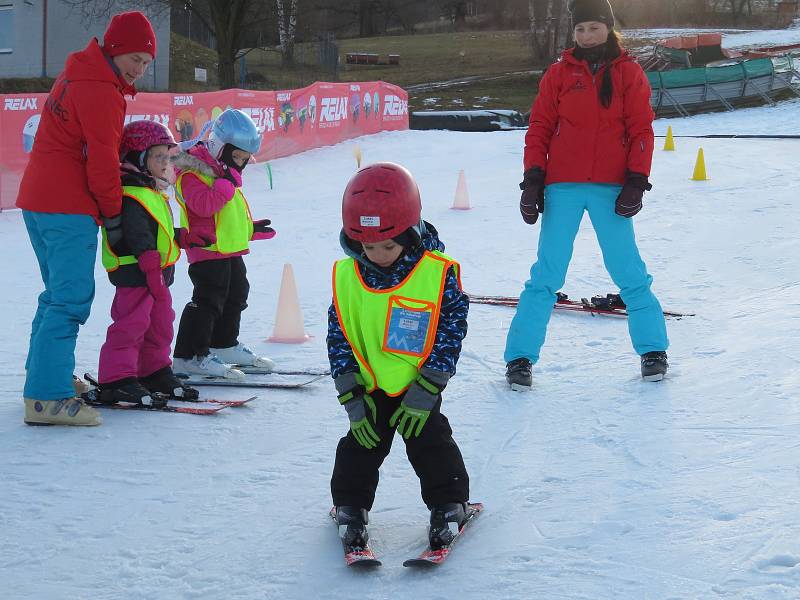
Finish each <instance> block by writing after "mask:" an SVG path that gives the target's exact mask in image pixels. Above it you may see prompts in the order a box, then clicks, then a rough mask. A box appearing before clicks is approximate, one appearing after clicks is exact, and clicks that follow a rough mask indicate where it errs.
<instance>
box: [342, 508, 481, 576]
mask: <svg viewBox="0 0 800 600" xmlns="http://www.w3.org/2000/svg"><path fill="white" fill-rule="evenodd" d="M482 511H483V504H481V503H480V502H478V503H475V504H468V505H467V516H466V519H464V522H463V523H462V524H461V527H459V529H458V533H457V534H456V535H455V537H454V538H453V540H452V541H451V542H450V543H449V544H447V545H446V546H443V547H441V548H437V549H436V550H434V549H432V548H431V547H430V546H428V548H427V549H425V550H424V551H423V552H422V553H421V554H419V555H418V556H416V557H414V558H409V559H407V560H405V561H404V562H403V566H404V567H435V566H438V565H441V564H442V563H444V561H445V560H447V557H448V556H450V553H451V552H452V549H453V546H454V545H455V543H456V542H457V541H458V540H459V539H461V536H462V535H463V533H464V530H465V529H466V528H467V527H469V526H470V525H471V524H472V522H473V521H474V520H475V519H476V518H477V517H478V515H480V514H481V512H482ZM329 514H330V517H331V519H333V522H334V523H336V524H337V525H338V523H337V521H336V507H335V506H334V507H333V508H331V511H330V513H329ZM342 547H343V549H344V562H345V564H346V565H347V566H348V567H379V566H381V564H383V563H381V561H380V560H379V559H378V557H377V556H376V555H375V552H374V551H373V550H372V548H371V547H370V545H369V542H367V544H366V546H364V547H361V546H357V547H349V546H347V545H345V544H344V540H343V541H342Z"/></svg>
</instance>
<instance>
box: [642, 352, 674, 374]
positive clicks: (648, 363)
mask: <svg viewBox="0 0 800 600" xmlns="http://www.w3.org/2000/svg"><path fill="white" fill-rule="evenodd" d="M668 368H669V363H668V362H667V353H666V352H661V351H656V352H646V353H645V354H642V379H644V380H645V381H661V380H662V379H664V375H666V374H667V369H668Z"/></svg>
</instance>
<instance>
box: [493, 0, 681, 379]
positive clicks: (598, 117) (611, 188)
mask: <svg viewBox="0 0 800 600" xmlns="http://www.w3.org/2000/svg"><path fill="white" fill-rule="evenodd" d="M569 10H570V13H571V17H572V23H573V27H574V36H575V42H576V44H575V47H574V48H570V49H568V50H565V51H564V53H563V54H562V56H561V60H560V61H559V62H557V63H555V64H554V65H552V66H551V67H550V68H549V69H548V70H547V72H546V73H545V75H544V77H543V78H542V81H541V84H540V86H539V95H538V96H537V97H536V100H535V102H534V104H533V108H532V110H531V118H530V126H529V128H528V133H527V134H526V135H525V155H524V167H525V175H524V179H523V182H522V183H521V184H520V189H522V198H521V200H520V211H521V212H522V218H523V220H524V221H525V222H526V223H528V224H531V225H532V224H534V223H536V221H537V220H538V218H539V214H542V225H541V227H542V230H541V232H540V234H539V249H538V255H537V260H536V263H535V264H534V265H533V267H531V278H530V280H528V281H527V282H526V284H525V289H524V290H523V292H522V294H521V295H520V299H519V306H518V308H517V312H516V314H515V315H514V319H513V321H512V322H511V327H510V329H509V332H508V338H507V340H506V350H505V361H506V363H507V368H506V379H507V380H508V382H509V384H510V385H511V387H512V389H517V390H519V389H529V388H530V386H531V382H532V378H531V366H532V365H533V364H535V363H536V361H537V360H539V350H540V348H541V347H542V345H543V344H544V340H545V334H546V331H547V323H548V321H549V320H550V313H551V312H552V309H553V304H554V303H555V301H556V292H558V290H560V289H561V286H563V285H564V279H565V277H566V274H567V267H568V266H569V262H570V259H571V258H572V247H573V242H574V241H575V236H576V234H577V233H578V227H579V225H580V222H581V219H582V218H583V213H584V211H586V212H588V213H589V218H590V219H591V221H592V225H593V227H594V230H595V234H596V235H597V240H598V242H599V243H600V248H601V250H602V253H603V262H604V264H605V267H606V269H607V270H608V272H609V274H610V275H611V278H612V279H613V281H614V283H615V284H616V285H617V286H618V287H619V289H620V295H621V296H622V299H623V301H624V302H625V304H626V306H627V311H628V315H629V317H628V330H629V332H630V336H631V341H632V342H633V347H634V349H635V350H636V352H637V354H639V355H640V356H641V370H642V377H644V379H646V380H649V381H658V380H660V379H662V378H663V376H664V374H665V373H666V371H667V355H666V349H667V346H668V344H669V342H668V340H667V331H666V325H665V323H664V315H663V314H662V312H661V306H660V304H659V303H658V300H657V299H656V297H655V296H654V295H653V293H652V292H651V291H650V284H651V282H652V277H651V276H650V275H649V274H648V273H647V267H646V266H645V264H644V262H643V261H642V259H641V257H640V256H639V250H638V248H637V246H636V239H635V236H634V232H633V221H632V220H631V217H632V216H633V215H635V214H636V213H638V212H639V211H640V210H641V208H642V196H643V194H644V192H645V191H646V190H649V189H650V188H651V186H650V183H649V182H648V176H649V175H650V163H651V161H652V156H653V128H652V122H653V111H652V109H651V108H650V93H651V92H650V85H649V83H648V81H647V77H646V76H645V74H644V71H642V68H641V67H640V66H639V65H638V63H636V61H635V60H634V58H633V57H632V56H631V55H630V54H628V52H627V51H626V50H625V49H623V48H622V47H621V46H620V38H619V35H618V34H617V32H616V31H614V14H613V12H612V10H611V6H610V5H609V3H608V0H572V1H571V2H570V4H569Z"/></svg>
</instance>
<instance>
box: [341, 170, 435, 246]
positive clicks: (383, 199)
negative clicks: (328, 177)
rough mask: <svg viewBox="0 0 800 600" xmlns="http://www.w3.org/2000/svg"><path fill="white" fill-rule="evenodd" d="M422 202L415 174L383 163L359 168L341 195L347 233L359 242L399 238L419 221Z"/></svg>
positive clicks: (345, 231)
mask: <svg viewBox="0 0 800 600" xmlns="http://www.w3.org/2000/svg"><path fill="white" fill-rule="evenodd" d="M421 213H422V202H421V201H420V198H419V188H417V182H416V181H414V177H413V176H412V175H411V173H409V172H408V170H407V169H406V168H405V167H401V166H400V165H398V164H395V163H390V162H383V163H375V164H373V165H369V166H367V167H364V168H363V169H360V170H359V171H358V172H356V174H355V175H353V177H352V179H350V182H349V183H348V184H347V187H346V188H345V190H344V196H343V197H342V224H343V225H344V233H345V235H346V236H347V237H349V238H350V239H353V240H356V241H358V242H365V243H375V242H382V241H384V240H388V239H391V238H393V237H396V236H398V235H400V234H402V233H403V232H405V231H406V230H407V229H408V228H409V227H414V226H416V225H418V224H419V220H420V216H421Z"/></svg>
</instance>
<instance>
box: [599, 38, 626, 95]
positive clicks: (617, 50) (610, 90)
mask: <svg viewBox="0 0 800 600" xmlns="http://www.w3.org/2000/svg"><path fill="white" fill-rule="evenodd" d="M621 41H622V36H621V35H620V34H619V32H618V31H617V30H615V29H611V30H609V32H608V38H607V39H606V43H605V52H604V58H605V60H606V70H605V72H604V73H603V81H602V83H601V84H600V92H599V94H600V104H602V105H603V107H604V108H608V107H609V106H611V99H612V98H613V97H614V84H613V82H612V81H611V68H610V64H611V61H613V60H614V59H615V58H617V57H618V56H619V55H620V54H622V44H621V43H620V42H621Z"/></svg>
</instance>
